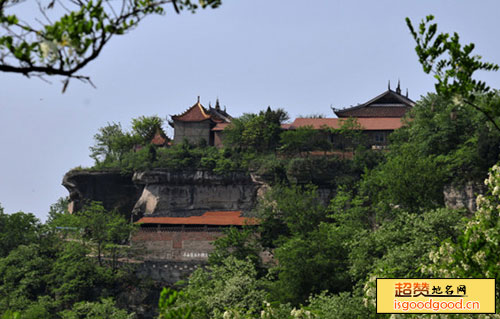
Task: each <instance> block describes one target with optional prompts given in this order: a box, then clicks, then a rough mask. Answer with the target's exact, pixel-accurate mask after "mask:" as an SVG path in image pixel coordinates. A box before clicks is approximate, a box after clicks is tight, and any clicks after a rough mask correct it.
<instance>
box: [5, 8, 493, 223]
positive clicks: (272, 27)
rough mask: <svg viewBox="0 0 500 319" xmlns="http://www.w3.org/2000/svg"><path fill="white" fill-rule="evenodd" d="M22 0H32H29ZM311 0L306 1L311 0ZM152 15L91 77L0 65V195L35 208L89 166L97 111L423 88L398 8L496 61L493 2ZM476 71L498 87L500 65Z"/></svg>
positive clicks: (277, 102)
mask: <svg viewBox="0 0 500 319" xmlns="http://www.w3.org/2000/svg"><path fill="white" fill-rule="evenodd" d="M30 2H31V1H30ZM311 4H312V5H311ZM167 11H168V13H167V15H166V16H161V17H152V18H150V19H147V20H145V21H144V23H143V24H142V25H141V26H140V27H139V28H138V29H136V30H134V31H133V32H132V33H130V34H128V35H126V36H123V37H120V38H115V39H114V40H112V41H111V43H110V44H109V45H108V47H107V48H105V50H104V51H103V52H102V54H101V56H100V57H99V58H98V59H97V60H96V61H95V62H93V63H92V64H91V65H90V66H89V67H88V68H86V69H84V73H85V74H88V75H91V77H92V79H93V81H94V83H95V84H96V86H97V89H94V88H92V87H91V86H89V85H85V84H82V83H79V82H77V81H73V82H72V83H71V84H70V86H69V87H68V90H67V92H66V93H65V94H61V84H60V79H57V78H53V79H51V80H52V81H53V84H52V85H50V84H47V83H45V82H42V81H40V80H38V79H36V78H32V79H27V78H24V77H22V76H20V75H16V74H6V73H3V74H0V147H1V150H2V151H1V156H0V205H2V206H3V207H4V208H5V210H6V212H9V213H13V212H16V211H19V210H22V211H25V212H32V213H34V214H36V215H37V216H38V217H39V218H41V219H42V220H45V218H46V214H47V212H48V210H49V206H50V205H51V204H52V203H54V202H55V201H56V200H57V199H58V198H59V197H61V196H66V195H67V194H68V193H67V191H66V190H65V188H64V187H62V186H61V180H62V177H63V175H64V174H65V173H66V172H67V171H68V170H69V169H71V168H73V167H75V166H79V165H82V166H90V165H92V161H91V159H90V158H89V157H88V154H89V149H88V148H89V146H91V145H92V144H93V135H94V134H95V133H96V132H97V129H98V128H99V127H102V126H105V125H106V123H107V122H121V123H122V125H123V126H124V127H128V126H129V123H130V119H131V118H134V117H138V116H140V115H153V114H156V115H159V116H162V117H166V116H167V115H170V114H176V113H180V112H182V111H184V110H185V109H186V108H187V107H189V106H191V105H192V104H194V102H195V101H196V97H197V96H198V95H200V96H201V102H202V104H204V105H208V102H209V101H211V102H212V103H213V102H214V101H215V99H216V98H217V97H219V99H220V102H221V104H222V105H225V106H227V110H228V112H229V113H230V114H232V115H233V116H239V115H241V114H242V113H244V112H256V111H259V110H261V109H263V108H264V107H267V106H268V105H271V106H272V107H282V108H285V109H286V110H288V112H289V113H290V115H291V117H292V118H293V117H295V116H297V115H299V114H302V115H304V114H311V113H322V114H325V115H327V116H332V112H331V110H330V105H333V106H334V107H345V106H349V105H353V104H357V103H362V102H365V101H366V100H368V99H370V98H372V97H374V96H376V95H378V94H379V93H382V92H383V91H384V90H386V89H387V81H388V80H390V81H391V83H392V84H393V85H395V84H396V82H397V80H398V78H400V79H401V85H402V88H403V90H405V89H406V88H408V89H409V92H410V98H412V99H414V100H418V99H419V97H420V95H423V94H426V92H429V91H432V90H433V84H434V81H433V78H432V76H430V75H426V74H424V73H423V71H422V69H421V66H420V65H419V64H418V61H417V57H416V55H415V53H414V46H415V45H414V42H413V39H412V38H411V36H410V34H409V31H408V30H407V28H406V24H405V21H404V18H405V17H406V16H409V17H410V18H411V19H412V20H413V21H414V22H418V21H420V19H422V18H423V17H425V16H426V15H427V14H431V13H432V14H434V15H435V16H436V19H437V22H438V24H439V28H440V30H442V31H447V32H450V31H457V32H458V33H459V34H460V36H461V38H462V40H463V41H466V42H474V43H476V53H477V54H480V55H482V56H483V57H484V60H486V61H490V62H496V63H500V37H499V35H498V33H499V31H500V19H499V13H500V2H499V1H496V0H495V1H493V0H491V1H459V0H448V1H438V0H414V1H402V0H393V1H392V0H391V1H389V0H379V1H373V0H363V1H361V0H354V1H326V0H323V1H298V0H288V1H280V0H273V1H269V0H268V1H263V0H252V1H249V0H246V1H245V0H239V1H234V0H233V1H223V5H222V6H221V7H220V8H219V9H216V10H205V11H201V12H199V13H197V14H194V15H193V14H190V13H183V14H181V15H176V14H173V12H172V10H170V8H168V10H167ZM482 78H483V79H485V80H487V82H488V83H489V84H490V85H491V86H492V87H495V88H500V74H499V73H492V74H484V75H482Z"/></svg>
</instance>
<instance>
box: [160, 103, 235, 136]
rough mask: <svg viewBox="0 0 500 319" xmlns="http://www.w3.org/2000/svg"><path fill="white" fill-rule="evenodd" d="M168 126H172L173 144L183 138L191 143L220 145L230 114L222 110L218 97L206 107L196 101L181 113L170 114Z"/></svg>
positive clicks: (229, 120) (229, 121)
mask: <svg viewBox="0 0 500 319" xmlns="http://www.w3.org/2000/svg"><path fill="white" fill-rule="evenodd" d="M171 119H172V120H171V121H170V122H169V124H170V126H172V127H173V128H174V144H178V143H182V142H183V141H184V140H186V141H188V142H189V143H191V144H195V145H199V144H205V145H210V146H221V145H222V134H223V133H222V131H223V130H224V128H225V127H226V126H227V125H228V124H229V123H231V116H230V115H229V114H228V113H227V112H226V110H225V109H224V110H222V109H221V107H220V104H219V99H217V101H216V103H215V107H213V108H212V107H211V106H210V105H209V107H208V109H207V108H205V107H204V106H203V105H201V103H200V97H198V101H197V102H196V103H195V104H194V105H193V106H191V107H190V108H189V109H187V110H186V111H184V113H182V114H178V115H172V116H171Z"/></svg>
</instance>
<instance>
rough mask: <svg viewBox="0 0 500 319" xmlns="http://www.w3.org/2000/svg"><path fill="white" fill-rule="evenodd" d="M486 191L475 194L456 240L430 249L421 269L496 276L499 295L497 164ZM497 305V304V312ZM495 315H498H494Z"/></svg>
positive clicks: (444, 274) (450, 274)
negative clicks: (473, 210) (471, 212)
mask: <svg viewBox="0 0 500 319" xmlns="http://www.w3.org/2000/svg"><path fill="white" fill-rule="evenodd" d="M484 183H485V184H486V186H488V189H489V191H488V193H487V194H486V195H479V196H477V199H476V200H477V206H478V209H477V211H476V213H475V215H474V217H473V218H472V219H471V220H470V221H469V222H468V224H467V226H466V228H465V231H464V234H463V235H462V236H460V237H459V238H458V242H457V243H453V242H451V241H445V242H444V243H443V244H442V245H441V246H440V247H439V248H438V249H436V250H433V251H431V253H430V259H431V261H432V262H433V264H431V265H423V266H422V272H423V273H424V274H428V275H431V276H433V277H443V278H496V282H497V287H496V294H497V296H496V297H497V299H498V298H499V292H500V290H499V289H498V288H499V287H498V284H499V282H500V216H499V215H500V166H499V164H497V165H494V166H493V167H492V168H491V170H490V174H489V177H488V179H486V180H485V181H484ZM498 310H499V308H498V305H497V312H498ZM495 318H498V317H495Z"/></svg>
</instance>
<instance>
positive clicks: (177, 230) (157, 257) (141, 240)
mask: <svg viewBox="0 0 500 319" xmlns="http://www.w3.org/2000/svg"><path fill="white" fill-rule="evenodd" d="M222 235H223V233H222V229H220V228H207V227H196V228H184V227H182V226H178V227H168V228H155V227H151V228H145V227H143V228H140V230H139V231H138V232H137V233H136V234H135V235H134V236H133V238H132V240H131V242H132V246H134V247H135V248H136V249H138V250H140V251H141V258H142V259H144V260H149V261H176V262H188V261H189V262H197V263H199V262H205V261H207V260H208V255H209V254H210V253H211V252H212V251H213V249H214V247H213V245H212V242H213V241H214V240H215V239H217V238H218V237H220V236H222Z"/></svg>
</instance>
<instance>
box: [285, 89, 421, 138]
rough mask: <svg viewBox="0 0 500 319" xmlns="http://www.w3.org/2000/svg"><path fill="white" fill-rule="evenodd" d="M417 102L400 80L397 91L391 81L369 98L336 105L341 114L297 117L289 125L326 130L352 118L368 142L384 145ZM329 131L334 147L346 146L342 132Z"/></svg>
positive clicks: (338, 127) (336, 112) (291, 127)
mask: <svg viewBox="0 0 500 319" xmlns="http://www.w3.org/2000/svg"><path fill="white" fill-rule="evenodd" d="M414 105H415V102H413V101H412V100H411V99H409V98H408V91H407V92H406V95H402V94H401V87H400V84H399V83H398V86H397V88H396V90H395V91H393V90H391V88H390V85H389V87H388V88H387V91H385V92H384V93H382V94H380V95H378V96H377V97H375V98H373V99H371V100H369V101H368V102H365V103H363V104H359V105H356V106H351V107H348V108H344V109H333V112H334V113H335V115H337V117H338V118H296V119H295V120H294V121H293V123H292V124H291V125H290V127H289V129H291V130H293V129H296V128H299V127H305V126H309V127H312V128H313V129H316V130H324V131H325V133H326V131H327V130H328V129H330V131H331V129H340V128H341V127H342V125H344V124H345V123H347V120H348V119H355V121H356V122H357V124H359V125H360V126H361V129H362V132H363V135H364V136H366V140H367V143H368V145H369V146H371V147H372V148H383V147H385V146H386V145H387V143H388V139H387V137H388V136H389V134H390V133H392V132H394V130H396V129H398V128H400V127H401V126H402V125H403V123H402V118H403V117H404V115H405V114H406V112H408V111H409V110H410V109H411V108H412V107H413V106H414ZM326 135H327V136H328V137H327V138H329V139H330V142H332V144H333V145H334V148H343V147H344V146H345V144H346V141H345V140H344V139H342V138H341V137H339V136H338V135H336V134H334V133H328V134H326Z"/></svg>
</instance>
